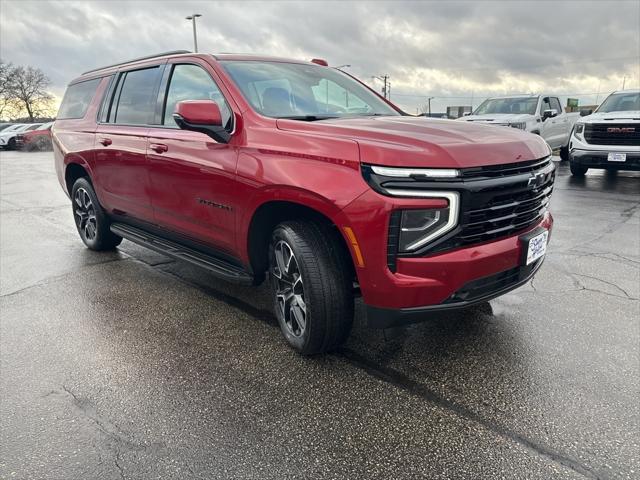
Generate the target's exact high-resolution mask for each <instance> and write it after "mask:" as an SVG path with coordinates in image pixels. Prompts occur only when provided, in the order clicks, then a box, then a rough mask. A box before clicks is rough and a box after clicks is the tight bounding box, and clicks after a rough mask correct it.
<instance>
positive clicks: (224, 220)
mask: <svg viewBox="0 0 640 480" xmlns="http://www.w3.org/2000/svg"><path fill="white" fill-rule="evenodd" d="M176 62H180V63H175V64H167V67H166V70H165V78H164V79H163V82H162V84H161V89H160V91H161V93H160V99H161V101H159V103H162V108H161V109H160V111H159V112H158V113H159V115H158V117H159V119H158V122H157V123H160V124H161V125H159V126H155V127H153V128H151V129H150V131H149V145H148V150H147V152H148V159H149V175H150V178H151V191H152V196H153V207H154V212H155V219H156V223H157V224H158V225H159V226H160V227H164V228H165V229H167V230H170V231H173V232H176V233H179V234H182V235H186V236H188V237H190V238H192V239H196V240H199V241H201V242H204V243H206V244H209V245H211V246H213V247H215V248H217V249H218V250H223V251H225V252H227V253H231V254H233V253H234V252H233V249H234V241H235V237H234V231H235V218H234V214H235V210H236V202H237V196H236V191H237V189H236V187H235V172H236V163H237V159H238V152H237V148H235V147H233V146H232V145H228V144H224V143H217V142H216V141H215V140H213V139H212V138H211V137H209V136H207V135H205V134H204V133H200V132H193V131H186V130H180V129H179V128H178V126H177V125H176V123H175V121H174V120H173V116H172V115H173V112H174V110H175V106H176V104H177V103H178V102H179V101H182V100H213V101H215V102H216V103H217V104H218V106H219V107H220V112H221V114H222V120H223V125H226V128H227V129H228V130H229V131H232V129H233V122H234V116H233V111H232V110H231V107H230V104H229V102H228V101H227V99H226V98H225V96H224V95H223V93H222V91H221V89H220V88H219V86H218V85H219V82H216V80H215V79H214V77H213V75H214V73H213V71H211V70H210V68H207V64H206V63H204V62H202V61H199V60H197V59H193V60H192V61H191V62H190V63H183V62H185V60H176Z"/></svg>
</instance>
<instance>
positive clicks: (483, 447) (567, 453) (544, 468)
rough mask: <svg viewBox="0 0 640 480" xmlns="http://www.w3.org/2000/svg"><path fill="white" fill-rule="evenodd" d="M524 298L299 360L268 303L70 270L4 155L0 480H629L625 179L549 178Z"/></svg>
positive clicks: (635, 411)
mask: <svg viewBox="0 0 640 480" xmlns="http://www.w3.org/2000/svg"><path fill="white" fill-rule="evenodd" d="M558 172H559V177H558V179H557V184H556V190H555V193H554V198H553V202H552V207H553V212H554V215H555V219H556V229H555V231H554V233H553V236H552V239H551V245H550V251H549V253H548V256H547V259H546V262H545V264H544V266H543V267H542V269H541V271H540V273H539V274H538V276H537V277H536V279H535V280H534V282H533V283H532V284H529V285H527V286H525V287H523V288H521V289H519V290H516V291H515V292H513V293H511V294H508V295H506V296H504V297H502V298H500V299H497V300H495V301H492V302H491V303H490V304H484V305H481V306H480V307H478V308H475V309H473V310H471V311H467V312H462V313H457V314H449V315H447V316H441V317H437V318H433V319H432V320H430V321H429V322H426V323H422V324H419V325H416V326H414V327H411V328H409V329H406V330H401V331H393V332H380V331H370V330H366V329H365V328H363V327H362V326H361V324H362V322H363V319H362V312H361V311H359V312H358V313H357V319H356V327H355V330H354V332H353V335H352V337H351V339H350V341H349V342H348V344H347V345H346V346H345V347H344V348H343V349H342V350H341V351H340V352H338V353H336V354H332V355H327V356H324V357H318V358H302V357H300V356H298V355H297V354H295V353H294V352H293V351H291V350H290V349H289V348H288V347H287V346H286V345H285V343H284V340H283V339H282V338H281V335H280V332H279V330H278V328H277V326H276V323H275V320H274V318H273V316H272V314H271V312H270V302H269V300H268V298H267V297H266V294H265V289H264V288H262V289H258V290H255V289H251V288H239V287H234V286H229V285H226V284H224V283H223V282H221V281H219V280H217V279H215V278H213V277H211V276H209V275H208V274H206V273H203V272H201V271H198V270H196V269H194V268H192V267H189V266H185V265H182V264H179V263H176V262H173V261H170V260H168V259H167V258H164V257H162V256H160V255H156V254H155V253H152V252H150V251H147V250H144V249H142V248H140V247H137V246H136V245H134V244H132V243H130V242H127V241H124V242H123V244H122V245H121V247H120V248H119V249H118V250H117V251H115V252H112V253H95V252H91V251H89V250H87V249H86V248H84V246H83V244H82V243H81V241H80V239H79V238H78V236H77V233H76V231H75V227H74V224H73V219H72V215H71V209H70V202H69V200H68V199H67V198H66V196H65V195H64V194H63V192H62V191H61V189H60V187H59V185H58V183H57V179H56V177H55V173H54V169H53V161H52V155H51V153H21V152H2V153H0V177H1V184H0V188H1V191H0V213H1V217H0V234H1V243H0V250H1V258H0V268H1V284H0V290H1V292H0V293H1V300H0V309H1V311H0V313H1V321H0V373H1V375H0V429H1V431H0V478H3V479H4V478H10V479H13V478H16V479H45V478H46V479H94V478H95V479H125V478H126V479H137V478H164V479H168V478H176V479H178V478H179V479H187V478H194V479H212V478H221V479H222V478H224V479H226V478H242V479H287V478H296V479H297V478H322V479H325V478H327V479H329V478H335V479H343V478H344V479H357V478H363V479H373V478H381V479H391V478H393V479H401V478H428V479H459V478H468V479H479V478H487V479H501V478H504V479H514V478H527V479H550V478H554V479H555V478H559V479H573V478H576V479H581V478H589V479H593V478H600V479H633V478H638V477H639V476H640V421H639V419H640V402H639V401H638V399H639V395H640V322H639V318H640V303H639V300H638V299H639V298H640V175H639V174H637V173H626V172H621V173H618V174H617V175H610V174H605V173H604V172H601V171H591V172H589V174H588V175H587V177H586V178H585V179H584V180H576V179H573V178H572V177H571V176H570V175H569V173H568V167H567V166H566V165H564V164H562V165H559V170H558Z"/></svg>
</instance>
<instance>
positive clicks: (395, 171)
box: [371, 165, 460, 178]
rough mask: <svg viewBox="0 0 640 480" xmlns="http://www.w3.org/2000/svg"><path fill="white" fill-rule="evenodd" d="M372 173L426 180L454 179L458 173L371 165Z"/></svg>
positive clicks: (455, 171) (445, 170) (445, 169)
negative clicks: (426, 178) (425, 178)
mask: <svg viewBox="0 0 640 480" xmlns="http://www.w3.org/2000/svg"><path fill="white" fill-rule="evenodd" d="M371 170H372V171H373V173H376V174H378V175H384V176H385V177H398V178H410V177H414V176H416V177H428V178H455V177H457V176H458V175H460V172H459V171H458V170H456V169H455V168H404V167H381V166H378V165H371Z"/></svg>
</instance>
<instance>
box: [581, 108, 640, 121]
mask: <svg viewBox="0 0 640 480" xmlns="http://www.w3.org/2000/svg"><path fill="white" fill-rule="evenodd" d="M629 120H636V121H640V110H629V111H625V112H608V113H605V112H596V113H592V114H591V115H588V116H586V117H582V118H580V119H579V120H578V121H579V122H580V123H596V122H602V121H613V122H615V121H622V122H624V121H629Z"/></svg>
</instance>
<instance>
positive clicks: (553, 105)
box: [549, 97, 562, 114]
mask: <svg viewBox="0 0 640 480" xmlns="http://www.w3.org/2000/svg"><path fill="white" fill-rule="evenodd" d="M549 100H550V101H551V108H554V109H555V110H556V111H557V112H558V114H560V113H562V107H561V106H560V100H558V99H557V98H556V97H551V98H550V99H549Z"/></svg>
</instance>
